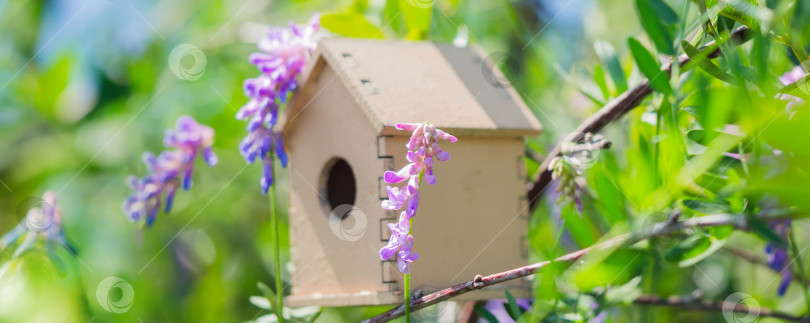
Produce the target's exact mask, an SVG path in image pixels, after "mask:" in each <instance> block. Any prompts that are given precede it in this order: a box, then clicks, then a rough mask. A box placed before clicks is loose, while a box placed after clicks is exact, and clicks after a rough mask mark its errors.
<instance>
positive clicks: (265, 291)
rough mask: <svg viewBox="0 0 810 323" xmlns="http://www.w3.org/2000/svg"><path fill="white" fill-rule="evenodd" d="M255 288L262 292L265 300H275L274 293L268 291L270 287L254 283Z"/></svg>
mask: <svg viewBox="0 0 810 323" xmlns="http://www.w3.org/2000/svg"><path fill="white" fill-rule="evenodd" d="M256 287H258V288H259V290H260V291H261V292H262V294H264V297H266V298H267V299H274V298H276V293H274V292H273V290H272V289H270V287H268V286H267V285H266V284H265V283H263V282H258V283H256Z"/></svg>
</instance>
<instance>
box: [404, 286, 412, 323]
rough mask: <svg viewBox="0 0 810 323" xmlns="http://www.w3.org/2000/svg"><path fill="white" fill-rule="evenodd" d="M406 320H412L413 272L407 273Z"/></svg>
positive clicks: (408, 322)
mask: <svg viewBox="0 0 810 323" xmlns="http://www.w3.org/2000/svg"><path fill="white" fill-rule="evenodd" d="M405 322H406V323H410V322H411V274H405Z"/></svg>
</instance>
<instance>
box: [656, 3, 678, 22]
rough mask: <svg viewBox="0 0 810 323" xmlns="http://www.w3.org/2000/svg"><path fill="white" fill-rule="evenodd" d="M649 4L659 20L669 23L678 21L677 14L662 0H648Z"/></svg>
mask: <svg viewBox="0 0 810 323" xmlns="http://www.w3.org/2000/svg"><path fill="white" fill-rule="evenodd" d="M649 4H650V7H652V9H653V11H655V13H656V15H657V16H658V18H660V19H661V22H663V23H665V24H669V25H674V24H677V23H678V14H676V13H675V10H672V8H671V7H670V6H669V5H668V4H666V2H664V0H649Z"/></svg>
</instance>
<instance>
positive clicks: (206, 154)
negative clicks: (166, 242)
mask: <svg viewBox="0 0 810 323" xmlns="http://www.w3.org/2000/svg"><path fill="white" fill-rule="evenodd" d="M163 144H164V145H166V147H170V148H174V150H168V151H163V152H162V153H160V155H159V156H155V154H153V153H151V152H148V151H147V152H145V153H144V154H143V162H144V163H145V164H146V166H147V167H148V168H149V171H150V172H151V173H150V174H149V175H147V176H146V177H144V178H138V177H136V176H134V175H130V176H129V177H127V182H129V185H130V187H132V190H134V191H135V192H134V194H133V195H132V196H130V197H129V198H127V199H126V201H124V203H123V205H122V208H123V210H124V213H125V214H126V215H127V217H128V218H129V220H130V221H132V222H137V221H139V220H140V219H141V218H143V217H146V226H147V227H151V226H152V224H153V223H154V221H155V217H156V216H157V214H158V212H159V210H160V206H161V204H163V203H164V202H163V201H162V198H163V197H162V195H163V194H164V193H165V206H164V212H166V213H168V212H169V210H171V208H172V201H173V200H174V194H175V193H176V192H177V188H179V187H180V186H181V185H182V187H183V189H184V190H189V189H190V188H191V177H192V172H193V171H194V160H195V157H197V155H198V154H200V153H202V157H203V159H204V160H205V162H206V163H207V164H208V165H209V166H214V165H216V164H217V156H216V155H215V154H214V152H213V151H212V150H211V146H212V145H213V144H214V129H211V127H208V126H205V125H201V124H199V123H197V121H195V120H194V119H193V118H191V117H189V116H181V117H180V118H179V119H177V124H176V125H175V129H174V130H172V129H169V130H167V131H166V135H165V137H164V138H163Z"/></svg>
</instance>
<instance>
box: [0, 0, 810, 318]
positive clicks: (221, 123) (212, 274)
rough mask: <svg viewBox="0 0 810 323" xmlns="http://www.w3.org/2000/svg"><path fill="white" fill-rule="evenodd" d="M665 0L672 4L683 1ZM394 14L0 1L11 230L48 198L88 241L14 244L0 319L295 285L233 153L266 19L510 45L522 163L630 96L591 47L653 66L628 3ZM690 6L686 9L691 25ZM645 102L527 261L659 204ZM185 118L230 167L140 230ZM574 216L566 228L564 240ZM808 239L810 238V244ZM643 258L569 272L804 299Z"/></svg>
mask: <svg viewBox="0 0 810 323" xmlns="http://www.w3.org/2000/svg"><path fill="white" fill-rule="evenodd" d="M667 2H668V3H670V5H671V6H672V7H673V8H676V10H678V8H682V7H683V5H684V3H685V2H684V1H678V0H673V1H667ZM392 3H393V4H392ZM398 5H399V6H404V5H408V4H407V3H406V2H405V1H384V0H357V1H347V0H340V1H332V0H317V1H269V0H236V1H225V0H196V1H189V0H177V1H169V0H164V1H135V0H0V147H2V151H0V232H7V231H10V230H11V229H12V228H13V227H15V226H16V225H17V224H18V222H19V220H20V218H21V216H23V215H24V213H25V212H27V207H28V206H29V205H28V204H26V203H27V202H26V201H30V198H32V197H33V198H38V197H39V196H41V195H42V194H43V192H45V191H47V190H53V191H55V192H56V193H57V194H58V197H59V207H60V208H61V210H62V212H63V214H64V219H63V221H64V228H65V232H66V234H67V237H68V240H69V241H70V243H71V244H72V245H73V246H74V247H75V248H76V250H77V254H76V255H72V254H70V253H69V252H67V251H65V250H62V249H59V248H57V249H56V250H55V251H53V252H48V251H47V250H46V249H45V248H43V247H42V246H41V245H38V246H37V247H36V248H35V249H34V250H33V251H31V252H28V253H26V254H24V255H22V256H20V257H14V256H13V249H5V250H3V251H2V252H0V264H2V269H0V277H2V278H3V281H4V282H8V283H7V284H5V285H3V286H0V293H2V294H0V299H3V300H4V301H3V302H0V321H8V322H22V321H37V322H53V321H57V322H88V321H96V322H107V321H122V322H135V321H141V322H183V321H188V322H219V321H224V322H241V321H249V320H254V319H256V318H257V317H259V316H262V315H265V314H267V313H268V312H267V311H263V310H261V309H260V308H258V307H257V306H255V305H254V304H251V302H250V301H249V297H250V296H251V295H259V294H260V291H259V290H258V288H257V287H256V285H257V282H260V281H261V282H265V283H267V284H268V285H272V284H271V282H272V281H273V276H272V273H273V269H274V266H277V265H280V266H281V267H282V270H283V272H284V277H285V279H286V278H288V277H289V270H290V267H289V266H288V265H287V261H288V260H289V254H288V245H289V244H288V236H287V234H286V232H287V227H286V216H287V214H286V200H285V199H284V198H280V206H279V210H280V211H281V217H282V222H283V227H282V229H281V231H282V232H283V234H282V236H281V241H282V244H283V251H284V254H283V255H282V264H274V263H273V261H272V255H273V253H272V248H271V241H272V234H271V230H270V228H271V227H270V222H269V212H268V200H267V198H266V197H265V196H263V195H261V193H260V189H259V184H258V183H259V178H260V174H261V167H259V166H258V165H253V166H248V165H246V163H245V161H244V159H243V158H242V157H241V156H240V155H239V152H238V144H239V142H240V140H241V139H242V137H243V136H244V135H245V124H244V123H243V122H241V121H238V120H236V119H235V118H234V115H235V113H236V111H237V110H238V109H239V107H241V106H242V105H243V104H244V103H245V102H247V98H246V97H245V96H244V94H243V92H242V82H243V80H244V79H246V78H249V77H255V76H257V75H258V72H257V71H256V69H255V68H254V67H253V66H252V65H251V64H249V63H248V61H247V57H248V55H249V54H250V53H251V52H254V51H256V45H255V41H256V39H257V37H259V36H261V33H262V32H263V30H264V28H265V26H266V25H286V24H287V23H288V22H289V21H295V22H299V23H303V22H305V21H306V20H308V19H309V17H310V16H311V15H312V13H313V12H316V11H317V12H321V13H322V14H329V13H342V14H345V17H358V16H359V17H361V18H362V19H360V20H357V21H362V22H364V23H367V24H368V25H366V24H364V23H360V24H358V23H357V21H354V20H353V21H350V22H346V23H345V24H344V25H340V24H332V25H331V26H330V27H332V28H331V29H332V31H334V32H337V33H344V34H353V33H355V34H356V36H380V37H384V38H390V39H428V40H433V41H438V42H450V43H455V44H457V45H465V44H476V45H478V46H480V47H482V48H483V49H484V50H485V51H487V52H488V53H497V55H501V56H499V57H504V59H501V60H499V61H498V64H499V65H500V67H501V69H502V70H503V71H504V74H506V76H507V77H508V79H509V80H510V81H511V82H512V83H513V84H514V86H515V88H516V89H517V91H518V92H519V93H520V94H521V96H522V97H523V98H524V100H525V101H526V103H527V104H528V105H529V107H530V108H531V109H532V111H533V112H534V114H535V115H536V117H537V118H538V120H540V122H541V123H542V124H543V125H544V133H543V135H542V136H539V137H537V138H530V139H529V142H528V143H527V145H528V147H529V151H531V152H532V153H531V154H529V155H530V157H527V159H526V161H527V163H526V164H527V174H533V173H534V172H535V171H536V170H537V167H538V163H537V161H536V160H534V159H538V158H537V157H536V156H542V155H543V154H544V153H545V151H546V150H547V149H549V148H550V147H552V146H553V144H555V143H556V142H557V141H558V140H559V139H561V136H563V135H564V134H566V133H567V131H570V130H571V129H573V128H574V127H575V126H576V125H577V124H578V123H579V122H580V121H581V120H583V119H584V118H586V117H587V116H589V115H590V114H592V113H593V112H594V111H596V110H597V109H598V108H599V107H600V104H599V102H604V101H605V100H606V99H608V98H609V97H613V96H615V95H617V94H618V91H617V90H616V88H615V86H614V85H613V84H610V89H600V86H601V84H597V83H595V82H594V81H593V80H592V78H593V77H592V75H591V74H592V73H593V71H594V68H595V66H596V65H598V64H599V62H600V61H599V56H598V55H597V53H596V51H595V50H594V42H595V41H603V42H606V43H607V44H612V47H614V48H615V51H616V53H617V57H619V59H620V61H621V63H622V66H623V68H624V70H625V71H626V74H627V75H628V80H629V81H628V83H630V84H631V85H634V84H637V83H638V82H639V80H640V79H641V77H642V75H641V74H640V73H639V72H638V71H637V70H636V67H635V65H633V61H632V57H631V56H630V54H629V52H628V50H627V46H626V38H627V37H628V36H634V37H637V38H640V39H645V38H644V37H645V36H644V30H643V28H642V26H641V24H640V22H639V20H638V19H637V13H636V9H635V8H634V5H633V2H632V1H618V0H603V1H594V0H573V1H550V0H549V1H547V0H520V1H506V0H487V1H469V0H438V1H437V2H436V3H435V5H433V6H432V7H430V8H429V9H428V10H427V13H428V14H427V16H424V15H423V16H421V18H420V19H427V20H426V22H425V26H428V29H427V30H418V29H417V30H414V29H412V28H410V27H409V23H408V22H406V21H403V17H402V16H400V15H399V14H398V12H399V11H400V10H401V9H402V8H399V7H397V6H398ZM692 11H693V12H692V13H691V14H689V15H687V16H685V17H684V18H686V17H692V18H694V16H695V15H696V13H695V12H694V11H695V10H694V7H693V10H692ZM679 13H680V11H679ZM687 20H688V19H687ZM369 25H370V26H369ZM690 25H691V21H690ZM378 31H379V32H378ZM322 34H323V36H329V35H331V34H332V33H330V31H329V30H322ZM257 35H258V36H257ZM644 43H645V44H647V45H648V46H649V45H650V42H649V41H647V40H644ZM182 44H190V45H191V46H193V47H181V48H187V49H188V48H191V49H190V50H191V51H194V52H195V53H197V54H196V56H195V55H182V56H181V57H180V59H174V60H173V59H170V54H171V53H172V51H173V50H174V49H176V48H178V46H181V45H182ZM782 52H786V51H784V50H780V49H779V48H774V49H772V53H773V54H772V55H771V56H770V59H771V60H772V63H771V65H770V73H771V74H773V75H774V76H775V75H777V74H781V73H783V72H786V71H788V70H790V69H791V68H792V67H793V65H795V64H796V61H795V59H794V60H793V61H792V60H791V58H790V57H789V55H787V54H784V53H783V55H779V53H782ZM184 53H189V50H185V51H184ZM199 53H202V55H199ZM201 62H202V63H203V67H204V69H203V70H199V68H200V63H201ZM194 68H196V70H193V71H192V72H191V73H188V71H191V70H192V69H194ZM173 69H174V70H175V71H177V70H179V71H185V72H186V74H183V73H176V72H173ZM178 74H179V75H178ZM605 90H607V91H605ZM718 102H720V104H728V105H732V104H734V103H733V102H724V101H718ZM650 110H651V109H645V108H641V109H638V110H637V111H635V112H633V113H631V114H630V115H629V116H628V117H627V118H626V119H627V120H625V121H622V122H618V123H616V124H615V125H612V126H610V127H609V128H607V129H606V131H605V134H606V136H607V137H609V138H610V139H611V141H613V142H614V146H613V148H612V149H611V150H610V151H604V152H602V155H600V156H599V161H598V162H597V163H596V164H595V165H593V166H592V167H591V168H590V169H589V170H588V180H589V183H590V185H592V187H593V189H592V192H597V194H594V195H593V197H588V198H586V199H585V202H586V204H588V206H586V209H585V210H586V211H585V212H584V214H583V215H580V214H579V213H577V212H575V211H574V209H573V208H571V207H561V206H558V205H557V204H555V203H554V202H555V201H556V199H557V196H554V194H550V196H547V197H545V198H544V201H542V202H541V203H542V205H541V207H540V208H539V209H538V211H537V212H535V214H534V220H533V221H532V224H531V227H530V228H527V231H529V232H530V245H531V249H532V260H541V259H547V258H548V257H549V256H550V255H554V254H562V253H563V252H564V251H565V250H576V249H578V248H581V247H585V246H588V245H591V244H593V243H594V242H596V241H597V240H598V239H599V237H601V236H602V235H604V234H605V233H607V232H609V231H610V230H611V228H612V227H613V226H619V225H624V224H627V223H630V221H629V220H630V218H631V217H633V216H635V215H637V214H640V213H639V212H638V211H639V210H644V209H648V208H647V206H648V205H650V204H651V203H647V202H648V201H647V199H648V196H647V194H648V193H649V192H650V191H651V190H653V189H654V185H655V183H656V181H649V180H644V179H643V178H644V177H645V176H647V177H648V178H649V177H655V176H657V175H656V174H653V173H652V172H653V171H652V170H650V168H651V166H650V165H651V164H650V163H651V161H650V159H648V158H646V157H644V156H646V155H644V153H648V152H645V151H641V152H639V149H641V150H643V149H644V148H643V147H642V146H644V145H642V143H646V142H650V141H651V140H653V139H654V138H653V137H655V134H656V133H655V127H654V126H650V125H649V124H645V123H644V122H642V120H643V119H644V118H643V117H644V116H645V113H649V111H650ZM652 113H653V115H654V114H655V113H654V112H652ZM184 114H187V115H191V116H193V117H194V118H195V119H196V120H197V121H198V122H200V123H203V124H206V125H209V126H211V127H213V128H214V129H215V130H216V142H215V144H214V151H215V152H216V153H217V155H218V156H219V164H218V165H216V166H215V167H208V166H206V165H203V164H202V163H198V165H197V167H196V170H195V174H194V187H193V188H192V190H190V191H181V192H179V193H178V194H177V198H176V200H175V205H174V207H173V210H172V212H171V213H170V214H160V215H159V216H158V219H157V221H156V224H155V225H154V226H153V227H152V228H151V229H143V230H142V229H141V228H140V226H139V225H138V224H133V223H130V222H129V221H128V220H127V218H126V216H125V215H124V214H123V213H122V211H121V203H122V201H123V200H124V199H125V198H126V197H127V196H128V195H129V194H130V193H131V192H130V190H129V188H128V187H127V186H126V184H125V181H124V179H125V177H126V176H127V175H129V174H135V175H139V176H142V175H144V174H146V171H147V170H146V167H145V166H144V165H143V163H142V162H141V154H142V153H143V152H144V151H152V152H155V153H158V152H160V151H162V150H164V149H165V148H164V147H163V144H162V137H163V135H164V132H165V129H167V128H170V127H172V126H173V125H174V122H175V120H176V119H177V117H178V116H180V115H184ZM647 116H649V115H647ZM658 139H659V140H660V139H661V138H660V137H659V138H658ZM640 142H641V143H640ZM640 147H641V148H640ZM532 156H534V157H532ZM634 156H635V157H634ZM533 158H534V159H533ZM286 176H287V174H286V173H285V172H284V171H281V174H280V176H279V178H278V182H277V184H276V185H277V187H278V189H279V192H278V195H279V196H280V197H285V196H287V193H286V191H285V190H286V180H285V178H286ZM805 177H806V176H805ZM724 183H725V182H724ZM791 183H795V182H792V181H786V182H784V183H783V184H784V185H791ZM802 185H807V183H803V184H802ZM547 195H548V194H547ZM634 201H635V202H634ZM645 201H647V202H645ZM645 203H647V204H645ZM639 204H640V205H639ZM563 220H566V225H567V227H566V228H567V230H566V231H564V233H563V235H562V239H561V242H560V248H557V249H555V247H554V246H556V245H557V244H556V243H555V241H556V237H557V235H558V232H557V231H558V228H560V227H561V223H562V221H563ZM733 238H734V239H735V240H734V244H735V245H737V246H740V247H744V248H747V249H749V250H752V252H754V253H759V252H760V251H761V250H762V248H763V246H764V244H765V242H764V241H763V240H762V239H759V238H757V237H754V236H735V237H733ZM799 239H800V240H801V241H805V243H806V240H807V239H806V238H805V237H804V236H800V237H799ZM799 246H804V244H801V243H800V244H799ZM417 251H418V250H417ZM639 255H641V256H639ZM651 261H652V260H649V259H648V257H647V255H646V254H644V253H643V252H639V251H620V252H617V253H616V254H615V255H614V256H613V257H611V258H610V260H609V261H606V262H605V263H602V264H600V265H599V266H596V268H592V269H590V271H587V272H582V271H580V272H578V274H569V275H568V276H564V277H565V280H567V281H569V282H570V283H571V286H577V287H579V288H580V290H583V291H590V290H593V288H596V287H598V286H603V285H607V284H613V285H621V284H624V283H627V282H633V280H632V278H633V277H635V276H638V275H641V274H649V275H650V276H648V277H652V278H651V279H647V280H645V281H644V284H645V285H643V286H641V287H639V288H642V289H644V290H645V291H654V292H657V293H659V294H662V295H670V294H682V295H683V294H687V295H688V294H689V293H690V292H691V291H693V290H699V291H702V293H704V295H708V296H712V297H714V296H724V295H727V294H729V293H730V292H731V291H734V290H740V289H743V290H747V293H749V294H751V295H754V296H755V297H756V298H757V299H758V300H759V303H760V305H763V306H771V307H774V308H780V309H783V310H788V311H789V310H799V309H800V308H803V306H804V305H803V304H804V301H803V300H802V299H801V296H800V295H801V294H802V292H801V290H800V288H794V289H790V290H789V292H788V295H787V296H786V297H783V298H780V297H777V296H776V293H775V292H774V290H775V288H776V287H775V285H776V284H773V286H771V287H769V288H767V289H765V290H762V289H760V288H757V287H758V286H761V285H763V282H767V281H770V280H772V279H773V277H774V273H772V272H771V271H769V270H768V269H766V268H763V267H762V266H756V265H751V264H748V263H746V262H740V261H739V260H736V259H735V258H733V257H731V256H728V255H719V256H717V257H712V258H710V259H709V260H704V261H703V262H701V263H700V266H698V267H688V268H679V267H678V266H677V264H675V265H673V264H663V265H662V264H660V263H659V264H658V265H650V264H651ZM560 271H562V269H560ZM549 272H552V273H553V272H554V271H552V270H550V271H549ZM557 274H559V273H557ZM110 276H116V277H121V278H122V279H124V280H126V281H127V282H128V283H129V284H131V286H132V288H133V290H134V292H135V299H134V302H133V304H132V306H131V308H129V309H128V310H127V311H126V312H124V313H120V314H115V313H110V312H109V311H107V310H105V309H104V308H103V307H102V306H100V303H99V302H98V300H97V298H98V295H97V287H98V286H99V284H100V283H101V282H102V280H104V279H105V278H107V277H110ZM540 277H541V276H540V275H538V276H537V277H536V278H537V280H538V281H539V280H541V279H540ZM543 277H546V278H548V276H543ZM537 284H538V286H540V287H542V286H545V287H542V288H546V291H547V292H548V293H554V292H549V291H548V290H547V288H550V286H552V285H542V284H541V283H539V282H538V283H537ZM553 286H556V285H553ZM542 288H541V293H543V292H542ZM112 291H113V292H114V293H115V292H118V293H120V292H121V291H120V290H118V289H112ZM109 297H111V298H113V299H115V298H116V297H120V295H109ZM721 298H722V297H721ZM6 301H8V302H6ZM569 303H576V302H574V301H570V300H569ZM584 306H588V304H586V305H584ZM573 307H576V306H573ZM386 309H387V307H368V308H328V309H326V310H325V311H324V313H323V314H322V315H321V317H320V320H321V321H323V322H332V321H358V320H360V319H362V318H366V317H369V316H371V315H374V314H377V313H381V312H382V311H384V310H386ZM805 310H806V309H805ZM611 313H612V314H611V315H610V316H609V320H610V321H637V320H646V321H650V320H661V321H683V320H687V319H690V320H693V321H707V322H709V321H717V320H718V319H722V316H720V314H719V313H718V314H716V315H715V316H711V315H709V314H688V313H682V312H679V311H677V310H671V309H666V308H629V307H622V306H620V307H619V308H618V309H617V310H616V311H614V312H611ZM583 315H585V314H583ZM433 318H435V317H433ZM586 318H587V317H586V316H583V317H581V319H586ZM428 319H430V318H428Z"/></svg>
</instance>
